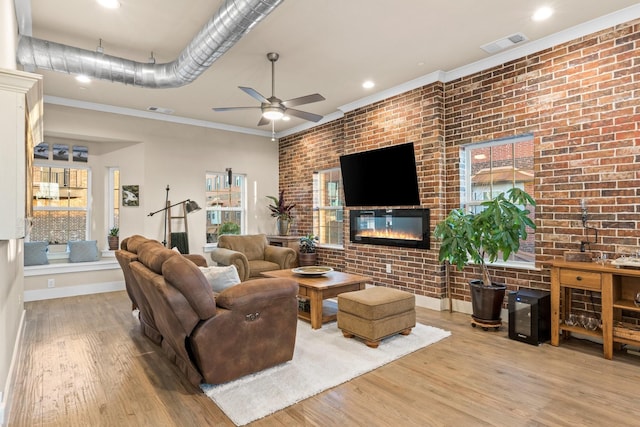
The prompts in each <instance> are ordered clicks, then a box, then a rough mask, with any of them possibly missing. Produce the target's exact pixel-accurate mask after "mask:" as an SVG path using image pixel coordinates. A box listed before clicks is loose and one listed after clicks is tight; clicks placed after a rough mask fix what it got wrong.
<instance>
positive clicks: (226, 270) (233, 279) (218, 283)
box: [198, 265, 240, 292]
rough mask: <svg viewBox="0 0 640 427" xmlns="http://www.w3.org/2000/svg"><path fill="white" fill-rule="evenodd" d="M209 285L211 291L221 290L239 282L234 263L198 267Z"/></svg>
mask: <svg viewBox="0 0 640 427" xmlns="http://www.w3.org/2000/svg"><path fill="white" fill-rule="evenodd" d="M198 268H200V271H202V274H203V275H204V277H205V278H206V279H207V281H208V282H209V285H211V290H213V292H222V291H224V290H225V289H227V288H230V287H231V286H233V285H237V284H238V283H240V276H238V270H236V267H235V265H229V266H226V267H198Z"/></svg>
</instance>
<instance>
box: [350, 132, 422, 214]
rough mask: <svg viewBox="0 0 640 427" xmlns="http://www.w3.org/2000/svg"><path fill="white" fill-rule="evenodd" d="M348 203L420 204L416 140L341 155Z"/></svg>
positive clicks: (382, 204)
mask: <svg viewBox="0 0 640 427" xmlns="http://www.w3.org/2000/svg"><path fill="white" fill-rule="evenodd" d="M340 170H341V172H342V186H343V188H344V201H345V205H346V206H407V205H419V204H420V192H419V191H418V174H417V171H416V158H415V154H414V151H413V143H412V142H410V143H407V144H399V145H393V146H390V147H385V148H379V149H376V150H369V151H363V152H360V153H354V154H347V155H344V156H340Z"/></svg>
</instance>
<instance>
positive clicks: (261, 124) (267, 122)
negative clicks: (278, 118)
mask: <svg viewBox="0 0 640 427" xmlns="http://www.w3.org/2000/svg"><path fill="white" fill-rule="evenodd" d="M269 123H271V120H269V119H265V118H264V117H260V121H259V122H258V126H264V125H268V124H269Z"/></svg>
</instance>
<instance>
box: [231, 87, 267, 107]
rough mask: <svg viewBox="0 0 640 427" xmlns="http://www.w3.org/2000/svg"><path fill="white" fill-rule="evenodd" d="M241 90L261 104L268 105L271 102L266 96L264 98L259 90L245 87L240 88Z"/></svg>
mask: <svg viewBox="0 0 640 427" xmlns="http://www.w3.org/2000/svg"><path fill="white" fill-rule="evenodd" d="M238 87H239V88H240V90H242V91H243V92H244V93H246V94H247V95H249V96H251V97H252V98H255V99H257V100H258V101H260V102H264V103H266V104H268V103H269V100H268V99H267V98H265V97H264V96H262V95H261V94H260V93H259V92H258V91H257V90H255V89H253V88H250V87H245V86H238Z"/></svg>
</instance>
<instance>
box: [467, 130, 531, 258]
mask: <svg viewBox="0 0 640 427" xmlns="http://www.w3.org/2000/svg"><path fill="white" fill-rule="evenodd" d="M521 142H531V143H532V144H533V143H534V135H533V133H527V134H522V135H518V136H514V137H507V138H500V139H495V140H491V141H485V142H477V143H470V144H464V145H461V146H460V182H461V184H462V186H461V188H460V207H461V208H462V209H464V211H465V212H470V211H471V208H473V207H476V206H480V205H481V204H482V202H483V201H484V199H482V200H473V194H474V192H473V191H472V188H473V187H472V182H471V179H472V172H473V171H472V168H471V166H470V165H472V158H471V156H472V152H473V150H474V149H482V148H493V147H498V146H502V145H507V144H510V145H512V147H513V146H515V145H516V144H517V143H521ZM511 152H512V153H514V148H512V150H511ZM512 159H513V160H515V158H514V157H513V158H512ZM535 161H536V159H535V152H534V153H532V168H531V171H532V172H533V173H534V175H533V176H532V177H531V181H532V182H533V181H534V180H535ZM489 164H490V167H493V160H492V159H489ZM511 167H512V171H514V177H515V170H516V169H517V168H516V166H515V162H512V165H511ZM516 183H517V181H516V180H515V178H514V179H513V180H512V182H511V184H512V187H513V186H516ZM523 186H524V185H523ZM523 186H518V187H519V188H522V187H523ZM490 188H491V197H495V196H496V195H497V194H499V193H496V194H495V195H494V194H493V193H494V190H493V188H494V182H493V181H491V184H490ZM510 188H511V187H510ZM531 212H532V215H533V219H534V220H535V210H533V209H532V210H531ZM531 235H532V236H534V238H533V243H534V246H533V253H532V254H531V255H532V260H531V261H517V260H515V259H509V260H508V261H503V260H502V259H498V260H496V261H495V262H493V263H491V262H489V261H488V260H485V261H486V264H487V265H492V266H501V267H510V268H521V269H535V231H534V232H533V233H531ZM527 253H529V252H527ZM513 256H514V255H512V257H513Z"/></svg>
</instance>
